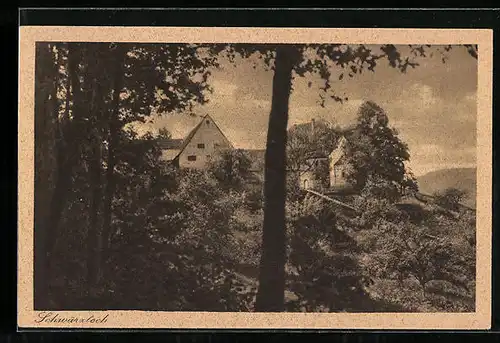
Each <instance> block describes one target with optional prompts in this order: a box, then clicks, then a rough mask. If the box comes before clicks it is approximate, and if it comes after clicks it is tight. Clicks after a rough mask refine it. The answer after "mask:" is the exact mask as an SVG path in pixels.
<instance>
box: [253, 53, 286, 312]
mask: <svg viewBox="0 0 500 343" xmlns="http://www.w3.org/2000/svg"><path fill="white" fill-rule="evenodd" d="M295 53H296V52H295V49H294V48H293V47H290V46H286V45H280V46H278V47H277V49H276V59H275V63H274V66H275V67H274V77H273V96H272V104H271V113H270V116H269V126H268V133H267V146H266V154H265V180H264V224H263V232H262V255H261V261H260V270H259V288H258V292H257V300H256V305H255V310H256V311H258V312H281V311H284V302H285V264H286V228H285V192H286V140H287V125H288V103H289V98H290V92H291V84H292V70H293V66H294V57H295V56H296V55H295Z"/></svg>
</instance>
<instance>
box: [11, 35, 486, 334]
mask: <svg viewBox="0 0 500 343" xmlns="http://www.w3.org/2000/svg"><path fill="white" fill-rule="evenodd" d="M492 37H493V34H492V31H491V30H472V29H463V30H459V29H446V30H445V29H404V30H403V29H326V28H316V29H291V28H290V29H281V28H194V27H193V28H173V27H170V28H152V27H149V28H148V27H137V28H135V27H132V28H122V27H28V26H25V27H21V28H20V55H19V56H20V74H19V77H20V83H19V138H18V144H19V156H18V158H19V172H18V180H19V189H18V194H19V213H18V224H19V225H18V227H19V229H18V230H19V231H18V237H19V243H18V244H19V245H18V256H19V264H18V311H19V312H18V325H19V327H23V328H26V327H62V328H64V327H66V328H68V327H72V328H80V327H88V328H95V329H98V328H294V329H300V328H314V329H321V328H325V329H327V328H337V329H465V328H470V329H486V328H489V327H490V322H491V318H490V317H491V308H490V307H491V230H492V223H491V200H492V199H491V192H492V188H491V182H492V164H491V158H492V145H491V141H492V139H491V138H492V131H491V127H492ZM37 41H63V42H67V41H80V42H100V41H114V42H130V41H137V42H151V43H153V42H166V43H181V42H186V43H187V42H189V43H196V42H204V43H211V42H213V43H217V42H225V43H228V42H234V43H339V42H342V43H350V44H360V43H363V44H382V43H385V44H387V43H391V44H478V55H479V58H478V68H479V70H478V83H479V84H478V93H477V106H478V108H477V113H478V115H477V230H476V235H477V256H476V266H477V267H476V268H477V279H476V312H474V313H439V314H438V313H366V314H365V313H356V314H354V313H328V314H327V313H279V314H278V313H276V314H262V313H233V312H231V313H204V312H146V311H78V312H76V311H75V312H70V311H61V312H58V314H59V316H60V317H78V318H85V317H88V316H90V315H94V317H95V318H96V319H97V318H103V317H104V316H107V317H106V320H104V321H102V322H100V323H98V322H96V323H94V324H91V323H87V324H50V323H38V322H37V320H38V318H39V317H38V314H39V313H38V312H37V311H34V310H33V192H34V187H33V182H34V62H35V42H37ZM54 325H56V326H54Z"/></svg>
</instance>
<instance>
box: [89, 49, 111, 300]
mask: <svg viewBox="0 0 500 343" xmlns="http://www.w3.org/2000/svg"><path fill="white" fill-rule="evenodd" d="M100 52H101V50H100V49H99V46H95V45H94V46H92V47H89V48H88V50H87V52H86V53H87V54H88V58H87V59H86V60H87V61H88V70H87V75H86V77H87V78H88V84H87V87H86V104H87V111H88V114H89V117H90V122H91V123H92V126H93V127H92V129H91V131H90V137H89V143H90V146H89V150H90V151H89V152H90V156H89V185H90V216H89V227H88V231H87V282H88V291H89V294H90V296H91V297H92V298H95V297H96V296H97V292H98V287H99V281H100V277H101V271H102V226H101V225H100V224H101V220H100V218H101V204H102V149H103V147H102V142H103V126H102V121H103V119H104V117H103V112H104V106H105V99H104V98H105V95H104V92H103V88H104V82H105V80H104V79H103V76H104V75H105V68H106V66H105V65H104V64H103V56H102V55H101V54H100ZM104 78H105V77H104ZM91 306H92V305H91Z"/></svg>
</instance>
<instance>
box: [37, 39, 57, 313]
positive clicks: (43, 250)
mask: <svg viewBox="0 0 500 343" xmlns="http://www.w3.org/2000/svg"><path fill="white" fill-rule="evenodd" d="M50 48H51V46H50V45H49V44H47V43H37V45H36V56H35V58H36V65H35V68H36V70H35V183H34V188H35V191H34V236H35V237H34V238H35V240H34V263H35V268H34V279H35V282H34V286H35V287H34V293H35V297H34V302H35V303H34V306H35V309H44V308H45V309H46V308H48V305H49V304H48V299H49V298H48V294H49V280H50V276H49V275H48V271H49V270H48V269H47V267H48V266H49V258H50V254H49V251H48V249H47V240H48V239H50V237H51V235H50V232H51V227H50V226H48V225H45V224H46V222H47V220H48V217H49V213H50V206H49V205H50V199H51V197H52V193H53V191H54V180H55V178H56V175H55V172H56V163H57V160H56V156H55V155H56V154H55V153H56V150H55V148H56V133H57V128H56V126H57V122H56V121H55V118H56V115H57V107H54V106H53V105H54V104H56V102H55V101H54V99H52V101H49V96H51V97H52V96H53V95H54V94H55V93H57V91H56V90H55V89H54V88H55V87H56V86H57V83H56V81H57V76H58V75H57V70H56V68H55V67H56V66H55V60H54V56H53V55H52V52H51V51H50ZM55 100H57V99H55ZM51 105H52V106H51Z"/></svg>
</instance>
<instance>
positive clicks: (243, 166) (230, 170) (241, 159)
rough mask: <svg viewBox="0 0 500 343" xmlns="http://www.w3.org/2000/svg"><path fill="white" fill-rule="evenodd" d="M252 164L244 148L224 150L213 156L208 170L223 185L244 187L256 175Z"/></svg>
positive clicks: (232, 187) (231, 187)
mask: <svg viewBox="0 0 500 343" xmlns="http://www.w3.org/2000/svg"><path fill="white" fill-rule="evenodd" d="M251 164H252V162H251V160H250V157H249V156H248V155H247V154H246V153H245V151H244V150H239V149H236V150H232V149H231V150H222V151H220V152H219V153H218V154H216V155H215V156H213V157H212V159H211V161H210V162H209V164H208V170H209V171H210V173H212V175H213V176H214V178H215V179H216V180H218V181H219V184H220V185H221V187H224V188H225V189H243V188H244V187H245V186H246V184H247V183H248V182H249V181H250V180H251V179H252V178H253V176H254V175H253V174H252V173H251V171H250V167H251Z"/></svg>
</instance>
